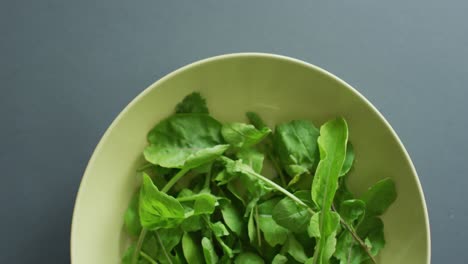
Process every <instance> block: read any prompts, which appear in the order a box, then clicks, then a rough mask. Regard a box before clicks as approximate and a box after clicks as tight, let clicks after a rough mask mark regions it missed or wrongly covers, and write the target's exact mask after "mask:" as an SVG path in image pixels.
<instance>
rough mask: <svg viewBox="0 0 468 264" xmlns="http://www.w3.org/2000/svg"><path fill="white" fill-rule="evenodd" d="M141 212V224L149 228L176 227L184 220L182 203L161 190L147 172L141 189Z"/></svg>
mask: <svg viewBox="0 0 468 264" xmlns="http://www.w3.org/2000/svg"><path fill="white" fill-rule="evenodd" d="M139 214H140V221H141V225H142V226H143V227H144V228H147V229H149V230H156V229H160V228H171V227H176V226H178V225H179V224H180V223H182V221H183V220H184V208H183V207H182V205H181V204H180V203H179V202H178V201H177V200H176V199H175V198H174V197H172V196H169V195H167V194H165V193H163V192H160V191H159V190H158V188H157V187H156V186H155V185H154V184H153V182H152V181H151V179H150V177H149V176H148V175H146V174H144V176H143V185H142V187H141V190H140V201H139Z"/></svg>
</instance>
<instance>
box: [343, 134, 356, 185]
mask: <svg viewBox="0 0 468 264" xmlns="http://www.w3.org/2000/svg"><path fill="white" fill-rule="evenodd" d="M353 163H354V148H353V145H352V144H351V143H350V142H348V145H347V146H346V157H345V160H344V163H343V167H342V168H341V172H340V177H341V176H344V175H346V174H347V173H348V172H349V171H350V170H351V168H352V167H353Z"/></svg>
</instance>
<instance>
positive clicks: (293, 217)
mask: <svg viewBox="0 0 468 264" xmlns="http://www.w3.org/2000/svg"><path fill="white" fill-rule="evenodd" d="M272 216H273V219H274V221H275V222H276V223H277V224H278V225H280V226H282V227H284V228H287V229H289V230H291V231H292V232H295V233H302V232H305V231H306V230H307V226H308V225H309V221H310V218H311V217H312V214H311V212H310V211H309V210H308V209H307V208H306V207H304V206H301V205H299V204H298V203H297V202H296V201H293V200H292V199H291V198H290V197H285V198H283V199H282V200H281V201H279V202H278V203H277V204H276V206H275V207H274V209H273V214H272Z"/></svg>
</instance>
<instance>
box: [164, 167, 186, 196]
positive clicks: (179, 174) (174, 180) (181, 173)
mask: <svg viewBox="0 0 468 264" xmlns="http://www.w3.org/2000/svg"><path fill="white" fill-rule="evenodd" d="M189 170H190V169H189V168H182V169H181V170H180V171H179V172H177V174H176V175H174V177H172V178H171V180H170V181H169V182H167V183H166V186H164V188H162V190H161V192H163V193H165V192H167V191H169V189H171V187H172V186H173V185H174V184H176V183H177V181H179V180H180V178H182V177H183V176H184V175H185V174H186V173H187V172H188V171H189Z"/></svg>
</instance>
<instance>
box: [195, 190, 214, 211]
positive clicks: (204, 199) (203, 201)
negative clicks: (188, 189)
mask: <svg viewBox="0 0 468 264" xmlns="http://www.w3.org/2000/svg"><path fill="white" fill-rule="evenodd" d="M216 201H217V199H216V197H215V196H214V195H212V194H209V193H200V194H198V195H196V198H195V203H194V206H193V210H194V214H195V215H199V214H212V213H213V212H214V210H215V206H216Z"/></svg>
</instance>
